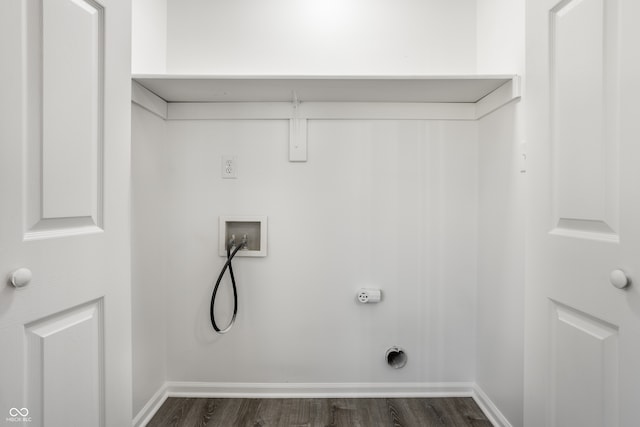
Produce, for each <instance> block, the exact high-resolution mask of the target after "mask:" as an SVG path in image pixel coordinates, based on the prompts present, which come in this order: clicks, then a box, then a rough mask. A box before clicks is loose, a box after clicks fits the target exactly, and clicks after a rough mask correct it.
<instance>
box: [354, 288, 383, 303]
mask: <svg viewBox="0 0 640 427" xmlns="http://www.w3.org/2000/svg"><path fill="white" fill-rule="evenodd" d="M357 297H358V301H359V302H361V303H362V304H371V303H376V302H380V299H381V297H382V292H381V291H380V289H364V288H362V289H359V290H358V294H357Z"/></svg>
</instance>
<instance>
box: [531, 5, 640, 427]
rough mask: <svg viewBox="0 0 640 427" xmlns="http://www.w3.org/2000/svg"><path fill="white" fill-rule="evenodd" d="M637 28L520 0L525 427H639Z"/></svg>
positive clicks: (592, 9)
mask: <svg viewBox="0 0 640 427" xmlns="http://www.w3.org/2000/svg"><path fill="white" fill-rule="evenodd" d="M639 21H640V2H638V1H637V0H528V1H527V73H526V80H527V83H526V103H527V104H526V108H527V138H528V147H529V150H528V151H529V153H528V158H527V162H528V163H529V165H528V167H527V171H528V172H527V173H528V177H529V185H530V187H529V188H530V199H529V202H530V204H529V212H530V216H529V221H528V230H527V233H528V234H527V284H526V328H525V332H526V336H525V426H527V427H541V426H555V427H617V426H628V427H631V426H637V425H640V424H639V421H638V419H639V418H638V415H637V405H638V402H640V167H639V165H640V120H639V119H638V111H639V110H638V100H639V99H640V85H639V83H638V76H640V50H639V49H638V46H637V43H638V40H640V26H639V25H638V22H639ZM615 270H621V271H623V272H624V273H625V275H626V276H627V277H628V278H629V279H630V285H628V286H627V287H625V288H623V289H619V288H617V287H614V286H613V285H612V284H611V282H610V277H609V276H610V273H611V272H612V271H615Z"/></svg>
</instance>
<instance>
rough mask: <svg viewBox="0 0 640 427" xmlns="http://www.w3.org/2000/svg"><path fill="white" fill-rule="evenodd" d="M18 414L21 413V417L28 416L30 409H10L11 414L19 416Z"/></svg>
mask: <svg viewBox="0 0 640 427" xmlns="http://www.w3.org/2000/svg"><path fill="white" fill-rule="evenodd" d="M18 415H20V416H21V417H26V416H27V415H29V410H28V409H27V408H22V409H18V408H11V409H9V416H12V417H17V416H18Z"/></svg>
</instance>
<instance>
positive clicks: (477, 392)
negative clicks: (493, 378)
mask: <svg viewBox="0 0 640 427" xmlns="http://www.w3.org/2000/svg"><path fill="white" fill-rule="evenodd" d="M473 400H475V401H476V403H477V404H478V406H479V407H480V409H482V412H484V414H485V415H486V416H487V418H489V421H491V424H493V425H494V426H495V427H512V425H511V423H510V422H509V421H508V420H507V418H506V417H505V416H504V415H502V412H500V410H499V409H498V407H497V406H496V405H495V404H494V403H493V402H492V401H491V399H489V396H487V394H486V393H485V392H484V391H482V389H481V388H480V387H478V385H477V384H476V385H474V387H473Z"/></svg>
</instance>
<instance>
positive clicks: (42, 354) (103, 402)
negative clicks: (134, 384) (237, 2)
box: [0, 0, 132, 427]
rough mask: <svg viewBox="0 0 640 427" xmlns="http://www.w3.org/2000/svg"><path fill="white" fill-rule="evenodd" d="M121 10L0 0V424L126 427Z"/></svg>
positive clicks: (116, 5) (126, 76) (126, 95)
mask: <svg viewBox="0 0 640 427" xmlns="http://www.w3.org/2000/svg"><path fill="white" fill-rule="evenodd" d="M130 8H131V5H130V2H129V1H127V0H2V1H0V58H2V59H1V60H0V93H2V96H0V120H1V126H0V200H1V202H0V276H1V277H2V281H1V282H0V425H10V426H15V425H29V426H34V427H35V426H47V427H58V426H59V427H63V426H65V427H66V426H78V427H92V426H101V427H102V426H113V427H116V426H117V427H121V426H126V425H131V418H132V417H131V313H130V309H131V304H130V302H131V297H130V266H129V263H130V260H129V250H130V249H129V246H130V245H129V182H130V180H129V168H130V165H129V149H130ZM20 268H27V269H29V270H30V272H31V276H32V278H31V280H30V282H28V283H26V284H25V283H20V282H19V281H18V282H17V284H18V285H20V284H25V286H23V287H15V286H14V285H13V284H12V283H11V273H12V272H14V271H16V270H18V269H20ZM18 279H19V278H18Z"/></svg>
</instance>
